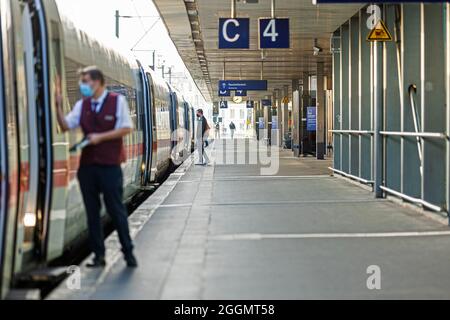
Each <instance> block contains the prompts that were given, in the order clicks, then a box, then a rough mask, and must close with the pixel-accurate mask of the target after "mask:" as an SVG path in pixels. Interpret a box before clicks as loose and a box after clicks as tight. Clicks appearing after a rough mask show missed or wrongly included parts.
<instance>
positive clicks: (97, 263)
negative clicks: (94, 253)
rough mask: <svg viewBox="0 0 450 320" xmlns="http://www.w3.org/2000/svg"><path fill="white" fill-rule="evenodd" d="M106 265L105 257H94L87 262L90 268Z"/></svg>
mask: <svg viewBox="0 0 450 320" xmlns="http://www.w3.org/2000/svg"><path fill="white" fill-rule="evenodd" d="M105 266H106V260H105V258H94V259H93V260H92V261H91V262H88V263H87V264H86V267H88V268H103V267H105Z"/></svg>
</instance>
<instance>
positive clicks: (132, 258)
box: [125, 253, 138, 268]
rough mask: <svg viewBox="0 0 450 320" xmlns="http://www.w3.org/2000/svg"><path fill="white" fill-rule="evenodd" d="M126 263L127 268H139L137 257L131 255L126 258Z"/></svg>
mask: <svg viewBox="0 0 450 320" xmlns="http://www.w3.org/2000/svg"><path fill="white" fill-rule="evenodd" d="M125 261H126V262H127V267H129V268H136V267H137V266H138V263H137V260H136V257H135V256H134V255H133V254H132V253H130V254H127V255H126V256H125Z"/></svg>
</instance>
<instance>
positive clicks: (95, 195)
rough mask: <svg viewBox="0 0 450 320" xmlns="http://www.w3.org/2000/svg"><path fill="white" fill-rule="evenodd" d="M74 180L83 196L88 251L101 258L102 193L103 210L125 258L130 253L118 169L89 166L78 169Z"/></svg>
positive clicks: (121, 177) (102, 249)
mask: <svg viewBox="0 0 450 320" xmlns="http://www.w3.org/2000/svg"><path fill="white" fill-rule="evenodd" d="M78 180H79V182H80V188H81V193H82V195H83V201H84V206H85V208H86V214H87V219H88V227H89V240H90V244H91V249H92V251H93V252H94V253H95V255H96V257H104V256H105V243H104V239H103V228H102V224H101V219H100V210H101V207H102V205H101V201H100V194H103V201H104V203H105V207H106V211H107V212H108V214H109V215H110V216H111V218H112V221H113V223H114V227H115V228H116V230H117V233H118V234H119V239H120V243H121V244H122V251H123V253H124V254H125V255H127V254H130V253H131V252H132V250H133V243H132V241H131V237H130V231H129V228H128V220H127V209H126V207H125V205H124V204H123V202H122V201H123V200H122V199H123V176H122V169H121V168H120V166H100V165H89V166H80V168H79V169H78Z"/></svg>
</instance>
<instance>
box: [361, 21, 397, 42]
mask: <svg viewBox="0 0 450 320" xmlns="http://www.w3.org/2000/svg"><path fill="white" fill-rule="evenodd" d="M367 41H392V36H391V34H390V32H389V30H388V28H387V27H386V25H385V24H384V22H383V20H381V19H380V20H379V21H378V23H377V24H376V25H375V28H373V29H372V31H370V33H369V36H368V37H367Z"/></svg>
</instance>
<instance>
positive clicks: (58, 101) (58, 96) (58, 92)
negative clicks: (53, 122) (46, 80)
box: [55, 75, 69, 132]
mask: <svg viewBox="0 0 450 320" xmlns="http://www.w3.org/2000/svg"><path fill="white" fill-rule="evenodd" d="M55 106H56V119H57V120H58V124H59V126H60V127H61V130H62V131H63V132H65V131H68V130H69V126H68V125H67V122H66V120H65V118H64V113H63V110H62V109H63V108H62V106H63V97H62V89H61V77H60V76H59V75H56V78H55Z"/></svg>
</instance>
